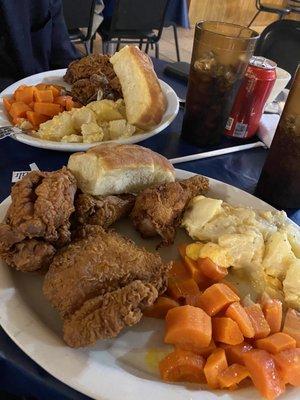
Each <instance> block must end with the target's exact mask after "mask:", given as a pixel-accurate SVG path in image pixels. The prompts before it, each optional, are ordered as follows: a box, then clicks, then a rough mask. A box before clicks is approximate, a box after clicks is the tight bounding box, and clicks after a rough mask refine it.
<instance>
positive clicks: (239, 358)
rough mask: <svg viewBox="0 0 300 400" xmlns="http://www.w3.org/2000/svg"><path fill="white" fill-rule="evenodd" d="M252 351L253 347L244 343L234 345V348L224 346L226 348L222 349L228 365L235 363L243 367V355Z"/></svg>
mask: <svg viewBox="0 0 300 400" xmlns="http://www.w3.org/2000/svg"><path fill="white" fill-rule="evenodd" d="M220 345H222V344H220ZM222 347H223V346H222ZM223 348H224V347H223ZM252 349H253V347H252V346H251V344H249V343H246V342H243V343H241V344H236V345H235V346H229V345H226V348H224V350H225V353H226V357H227V361H228V363H229V364H235V363H236V364H241V365H244V359H243V355H244V353H246V351H250V350H252Z"/></svg>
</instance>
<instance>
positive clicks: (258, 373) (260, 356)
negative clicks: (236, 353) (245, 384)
mask: <svg viewBox="0 0 300 400" xmlns="http://www.w3.org/2000/svg"><path fill="white" fill-rule="evenodd" d="M243 359H244V363H245V367H246V368H247V369H248V371H249V373H250V376H251V379H252V382H253V384H254V386H255V387H256V388H257V389H258V390H259V391H260V393H261V395H262V396H263V397H266V398H267V399H268V400H274V399H275V398H276V397H277V396H279V395H280V394H281V393H283V392H284V390H285V386H284V383H283V381H282V379H281V377H280V375H279V373H278V371H277V369H276V367H275V362H274V360H273V358H272V356H271V355H270V354H269V353H267V352H266V351H265V350H260V349H254V350H250V351H247V352H246V353H244V355H243Z"/></svg>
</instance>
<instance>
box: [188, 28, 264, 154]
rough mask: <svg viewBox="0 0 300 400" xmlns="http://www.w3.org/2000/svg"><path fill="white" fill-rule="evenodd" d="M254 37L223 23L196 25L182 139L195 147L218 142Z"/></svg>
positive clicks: (254, 41) (249, 33)
mask: <svg viewBox="0 0 300 400" xmlns="http://www.w3.org/2000/svg"><path fill="white" fill-rule="evenodd" d="M258 36H259V35H258V33H256V32H255V31H253V30H252V29H249V28H244V27H242V26H239V25H234V24H228V23H224V22H213V21H203V22H199V23H198V24H197V25H196V28H195V37H194V46H193V54H192V60H191V67H190V75H189V83H188V92H187V98H186V107H185V115H184V120H183V125H182V134H181V135H182V137H183V138H184V139H185V140H187V141H188V142H190V143H192V144H195V145H197V146H199V147H205V146H210V145H215V144H218V143H219V141H220V137H221V135H222V133H223V132H224V129H225V126H226V122H227V119H228V116H229V113H230V111H231V107H232V105H233V101H234V99H235V96H236V94H237V90H238V88H239V86H240V84H241V81H242V78H243V76H244V73H245V71H246V67H247V65H248V62H249V60H250V57H251V56H252V55H253V51H254V47H255V43H256V40H257V38H258Z"/></svg>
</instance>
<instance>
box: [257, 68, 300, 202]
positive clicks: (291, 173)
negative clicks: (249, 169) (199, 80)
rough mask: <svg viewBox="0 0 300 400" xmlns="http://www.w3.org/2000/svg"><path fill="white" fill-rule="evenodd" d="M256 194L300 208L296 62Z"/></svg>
mask: <svg viewBox="0 0 300 400" xmlns="http://www.w3.org/2000/svg"><path fill="white" fill-rule="evenodd" d="M256 195H257V196H258V197H261V198H262V199H263V200H265V201H267V202H269V203H271V204H272V205H274V206H277V207H280V208H300V65H299V66H298V69H297V71H296V74H295V78H294V82H293V85H292V88H291V90H290V93H289V96H288V98H287V101H286V104H285V107H284V110H283V112H282V116H281V118H280V121H279V124H278V127H277V130H276V133H275V136H274V139H273V141H272V145H271V148H270V150H269V154H268V157H267V160H266V162H265V165H264V167H263V170H262V173H261V176H260V178H259V181H258V184H257V188H256Z"/></svg>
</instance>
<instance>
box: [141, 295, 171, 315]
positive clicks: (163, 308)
mask: <svg viewBox="0 0 300 400" xmlns="http://www.w3.org/2000/svg"><path fill="white" fill-rule="evenodd" d="M178 306H179V304H178V303H177V301H175V300H173V299H170V297H165V296H160V297H158V299H157V300H156V302H155V303H154V304H153V305H152V306H150V307H147V308H145V309H144V310H143V314H144V315H145V316H146V317H152V318H165V316H166V315H167V312H168V311H169V310H171V308H174V307H178Z"/></svg>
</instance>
